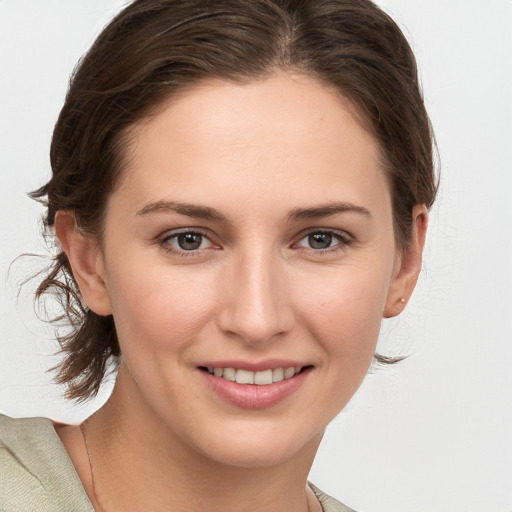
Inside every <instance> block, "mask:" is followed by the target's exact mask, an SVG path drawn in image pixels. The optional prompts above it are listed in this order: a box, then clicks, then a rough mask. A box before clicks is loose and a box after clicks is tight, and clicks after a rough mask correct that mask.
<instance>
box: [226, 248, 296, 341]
mask: <svg viewBox="0 0 512 512" xmlns="http://www.w3.org/2000/svg"><path fill="white" fill-rule="evenodd" d="M277 259H278V258H276V257H275V256H274V257H272V255H270V254H259V255H256V254H255V253H254V252H252V254H248V255H245V256H240V257H238V258H234V261H233V262H232V264H230V265H229V266H228V267H229V268H225V269H224V270H225V272H223V275H222V281H223V282H222V285H221V289H222V291H221V301H220V311H219V314H218V324H219V327H220V329H221V330H222V331H223V332H224V333H226V334H229V335H231V336H236V337H237V338H239V339H241V340H243V341H244V342H245V343H247V344H249V345H252V346H259V345H264V344H266V343H268V342H269V341H271V340H274V339H276V338H278V337H280V336H283V335H284V334H286V333H287V332H289V331H290V330H291V329H292V326H293V321H294V319H293V311H292V307H291V304H290V302H291V301H290V299H291V297H290V295H289V293H288V286H287V284H286V276H285V275H284V272H283V269H282V264H280V262H279V261H276V260H277Z"/></svg>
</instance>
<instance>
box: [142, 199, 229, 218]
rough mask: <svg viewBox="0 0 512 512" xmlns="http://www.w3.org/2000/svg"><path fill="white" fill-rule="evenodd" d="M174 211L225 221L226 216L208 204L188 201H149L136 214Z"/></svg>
mask: <svg viewBox="0 0 512 512" xmlns="http://www.w3.org/2000/svg"><path fill="white" fill-rule="evenodd" d="M170 211H172V212H176V213H179V214H180V215H186V216H187V217H194V218H196V219H203V220H211V221H225V220H226V217H225V216H224V215H222V213H220V212H219V211H217V210H216V209H215V208H211V207H209V206H200V205H195V204H190V203H181V202H178V201H156V202H154V203H149V204H147V205H146V206H144V208H142V209H141V210H139V211H138V212H137V215H149V214H152V213H161V212H170Z"/></svg>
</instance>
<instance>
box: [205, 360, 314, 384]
mask: <svg viewBox="0 0 512 512" xmlns="http://www.w3.org/2000/svg"><path fill="white" fill-rule="evenodd" d="M311 368H313V366H312V365H306V366H288V367H282V368H268V369H266V370H259V371H251V370H245V369H242V368H238V369H236V368H230V367H228V368H220V367H211V366H199V370H201V371H203V372H206V373H209V374H210V375H213V376H215V377H218V378H220V379H224V380H227V381H229V382H236V383H237V384H249V385H251V384H252V385H256V386H269V385H270V384H274V383H276V382H281V381H284V380H289V379H292V378H293V377H295V376H296V375H299V374H300V373H304V372H306V371H308V370H310V369H311Z"/></svg>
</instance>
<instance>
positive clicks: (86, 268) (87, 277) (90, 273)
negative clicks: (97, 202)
mask: <svg viewBox="0 0 512 512" xmlns="http://www.w3.org/2000/svg"><path fill="white" fill-rule="evenodd" d="M55 234H56V235H57V238H58V240H59V242H60V245H61V247H62V250H63V251H64V252H65V253H66V256H67V257H68V260H69V263H70V265H71V269H72V270H73V276H74V277H75V280H76V282H77V284H78V286H79V288H80V292H81V295H82V298H83V300H84V302H85V303H86V305H87V306H88V307H89V309H91V310H92V311H94V312H95V313H97V314H98V315H102V316H106V315H110V314H112V308H111V305H110V296H109V294H108V289H107V285H106V281H105V267H104V263H103V256H102V254H101V251H100V248H99V247H98V244H97V242H96V241H95V240H94V239H93V238H92V237H88V236H86V235H84V234H83V233H81V232H80V231H79V229H78V228H77V226H76V223H75V217H74V215H73V213H72V212H67V211H59V212H57V215H56V217H55Z"/></svg>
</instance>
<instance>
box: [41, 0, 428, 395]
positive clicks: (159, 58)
mask: <svg viewBox="0 0 512 512" xmlns="http://www.w3.org/2000/svg"><path fill="white" fill-rule="evenodd" d="M276 70H290V71H293V72H298V73H302V74H305V75H308V76H311V77H314V78H316V79H318V80H320V81H321V82H323V83H324V84H326V85H328V86H330V87H334V88H335V89H336V90H337V91H339V92H340V93H341V94H342V95H343V96H344V97H345V98H348V99H349V100H350V102H351V103H352V104H353V105H354V106H355V107H356V109H357V111H358V112H359V113H360V114H361V115H362V118H363V119H364V122H365V124H366V125H368V127H369V128H370V129H371V131H372V133H373V134H374V136H375V137H376V139H377V141H378V142H379V144H380V148H381V151H382V154H383V160H384V161H383V166H384V167H385V169H386V171H387V172H388V173H389V175H390V183H391V190H392V201H393V211H394V229H395V237H396V241H397V246H398V248H399V249H403V248H405V247H407V244H408V239H409V236H410V230H411V222H412V215H411V212H412V208H413V206H414V205H415V204H425V205H426V206H427V207H430V206H431V205H432V203H433V201H434V198H435V193H436V180H435V176H434V168H433V167H434V166H433V156H432V142H433V135H432V131H431V127H430V122H429V118H428V116H427V113H426V111H425V107H424V104H423V99H422V94H421V91H420V87H419V83H418V77H417V70H416V62H415V59H414V55H413V53H412V51H411V49H410V47H409V45H408V43H407V41H406V39H405V37H404V35H403V34H402V32H401V31H400V29H399V28H398V26H397V25H396V24H395V22H394V21H393V20H392V19H391V18H390V17H389V16H388V15H387V14H385V13H384V12H383V11H382V10H380V9H379V8H378V7H376V6H375V5H374V4H373V3H372V2H371V1H369V0H207V1H206V0H136V1H134V2H133V3H131V4H130V5H129V6H128V7H126V8H125V9H124V10H123V11H121V12H120V13H119V14H118V15H117V16H116V17H115V18H114V19H113V20H112V21H111V23H110V24H109V25H108V26H107V27H106V28H105V29H104V30H103V32H102V33H101V34H100V36H99V37H98V38H97V40H96V42H95V43H94V44H93V46H92V48H91V49H90V50H89V52H88V53H87V54H86V55H85V56H84V57H83V58H82V59H81V61H80V62H79V64H78V66H77V68H76V69H75V71H74V73H73V76H72V78H71V81H70V86H69V90H68V93H67V96H66V100H65V103H64V106H63V108H62V110H61V112H60V115H59V118H58V121H57V124H56V126H55V130H54V133H53V140H52V144H51V151H50V157H51V166H52V170H53V175H52V178H51V179H50V181H49V182H48V183H47V184H46V185H44V186H43V187H41V188H40V189H39V190H37V191H35V192H33V194H32V197H34V198H36V199H38V200H40V201H42V202H43V203H44V204H45V205H46V206H47V208H48V211H47V215H46V227H47V229H49V228H51V226H52V224H53V222H54V218H55V214H56V212H57V211H59V210H70V211H73V212H74V215H75V218H76V223H77V226H78V227H79V228H80V229H81V230H82V231H83V232H84V233H86V234H88V235H90V236H93V237H96V238H98V239H99V240H101V231H102V220H103V215H104V209H105V204H106V199H107V197H108V195H109V194H110V193H112V191H114V190H115V187H116V184H117V183H118V181H119V177H120V174H121V173H122V169H123V156H126V153H127V147H128V145H129V142H130V141H129V133H130V131H129V128H130V127H132V126H133V125H134V123H136V122H137V121H140V120H141V119H143V118H144V117H145V116H148V115H149V114H151V113H152V112H154V111H156V109H157V108H158V106H159V105H161V104H162V102H163V101H164V100H166V99H168V98H169V97H172V96H175V95H176V94H177V93H178V92H179V91H182V90H184V89H186V88H187V87H190V86H191V85H193V84H196V83H198V82H199V81H201V80H206V79H211V78H218V79H222V80H229V81H235V82H247V81H250V80H254V79H258V78H264V77H266V76H268V75H270V74H272V73H273V72H275V71H276ZM46 293H53V294H54V295H55V294H56V295H57V296H58V297H59V298H60V302H61V304H62V306H63V308H64V314H63V316H62V317H61V319H62V318H65V319H67V320H68V321H69V323H70V324H71V330H69V331H68V333H67V334H65V335H63V336H60V337H59V342H60V344H61V348H62V351H63V352H64V353H65V355H66V356H65V358H64V360H63V362H62V364H61V365H60V366H59V367H58V370H59V371H58V375H57V381H58V382H59V383H64V384H67V386H68V391H67V396H68V397H70V398H76V399H79V400H85V399H87V398H89V397H91V396H93V395H94V394H95V393H96V392H97V391H98V389H99V386H100V384H101V381H102V379H103V377H104V375H105V370H106V368H107V366H108V362H109V360H111V361H113V362H114V363H118V361H119V355H120V349H119V344H118V340H117V335H116V331H115V325H114V321H113V319H112V317H111V316H110V317H101V316H99V315H96V314H95V313H94V312H92V311H90V310H89V309H88V308H87V307H86V305H85V304H83V302H82V300H81V297H80V291H79V289H78V286H77V284H76V282H75V279H74V277H73V274H72V271H71V268H70V265H69V261H68V259H67V257H66V255H65V254H64V253H63V252H60V253H59V254H58V255H57V256H56V257H55V260H54V263H53V266H52V267H51V269H50V272H49V273H48V275H47V276H46V278H45V279H44V280H43V282H42V283H41V284H40V285H39V288H38V290H37V292H36V296H37V297H38V298H40V297H41V296H42V295H43V294H46ZM377 358H378V359H379V358H380V360H381V362H386V361H387V362H390V361H391V359H389V360H388V359H387V358H385V357H382V356H377Z"/></svg>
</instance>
